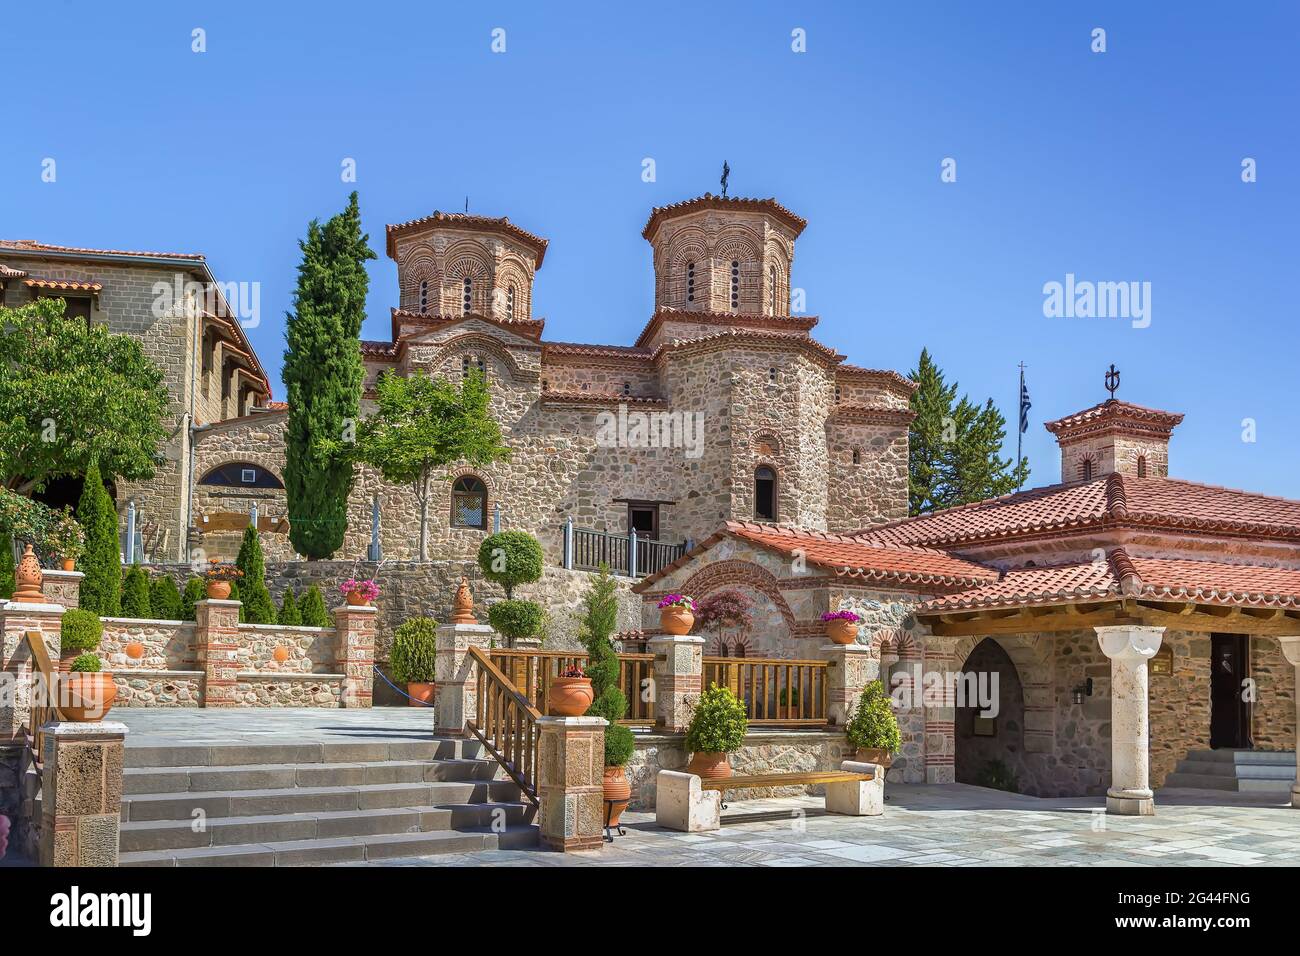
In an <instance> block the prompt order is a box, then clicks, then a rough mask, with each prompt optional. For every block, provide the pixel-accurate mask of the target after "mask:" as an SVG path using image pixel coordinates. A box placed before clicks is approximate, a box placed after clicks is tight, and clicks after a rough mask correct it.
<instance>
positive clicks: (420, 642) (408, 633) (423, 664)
mask: <svg viewBox="0 0 1300 956" xmlns="http://www.w3.org/2000/svg"><path fill="white" fill-rule="evenodd" d="M437 638H438V622H437V621H435V620H434V619H433V618H431V617H413V618H410V619H408V620H405V621H403V622H402V623H401V624H399V625H398V626H397V630H395V631H394V632H393V647H392V649H391V650H390V651H389V654H388V666H389V669H390V670H391V671H392V673H393V680H395V681H397V682H398V683H402V684H432V683H433V680H434V676H435V672H434V662H435V659H436V657H437V649H438V648H437Z"/></svg>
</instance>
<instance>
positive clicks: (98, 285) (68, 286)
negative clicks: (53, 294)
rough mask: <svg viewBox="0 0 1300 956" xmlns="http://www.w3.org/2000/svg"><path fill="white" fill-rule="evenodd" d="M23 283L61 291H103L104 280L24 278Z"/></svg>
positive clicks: (32, 286) (34, 287) (37, 287)
mask: <svg viewBox="0 0 1300 956" xmlns="http://www.w3.org/2000/svg"><path fill="white" fill-rule="evenodd" d="M23 285H25V286H30V287H31V288H33V289H56V290H58V291H60V292H103V291H104V284H103V283H102V282H71V281H68V280H65V279H37V278H35V277H33V278H31V279H24V280H23Z"/></svg>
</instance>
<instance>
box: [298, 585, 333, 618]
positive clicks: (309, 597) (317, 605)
mask: <svg viewBox="0 0 1300 956" xmlns="http://www.w3.org/2000/svg"><path fill="white" fill-rule="evenodd" d="M298 613H299V614H301V615H302V624H303V627H331V626H333V624H334V622H333V621H332V620H330V614H329V611H327V610H325V599H324V598H323V597H321V593H320V588H318V587H317V586H316V585H314V584H313V585H312V586H311V587H309V588H308V589H307V593H306V594H304V595H303V598H302V602H301V603H300V604H299V605H298Z"/></svg>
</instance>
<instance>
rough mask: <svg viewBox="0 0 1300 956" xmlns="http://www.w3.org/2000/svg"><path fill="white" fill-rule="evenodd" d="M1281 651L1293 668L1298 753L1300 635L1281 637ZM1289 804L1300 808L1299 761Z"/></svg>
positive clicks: (1299, 746) (1299, 730)
mask: <svg viewBox="0 0 1300 956" xmlns="http://www.w3.org/2000/svg"><path fill="white" fill-rule="evenodd" d="M1278 640H1279V641H1280V642H1281V644H1282V653H1283V655H1285V656H1286V659H1287V660H1288V661H1289V662H1290V663H1291V665H1292V666H1293V667H1294V668H1295V686H1296V694H1295V733H1296V753H1300V636H1296V637H1281V638H1278ZM1291 806H1293V807H1295V808H1296V809H1298V810H1300V762H1298V763H1297V765H1296V779H1295V782H1294V783H1292V784H1291Z"/></svg>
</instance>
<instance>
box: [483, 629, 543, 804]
mask: <svg viewBox="0 0 1300 956" xmlns="http://www.w3.org/2000/svg"><path fill="white" fill-rule="evenodd" d="M469 654H470V656H471V657H472V658H474V663H475V664H476V665H477V668H476V670H477V673H478V678H477V680H478V685H477V689H478V694H477V702H476V704H475V713H474V719H473V720H468V721H466V722H465V726H466V728H467V729H468V730H469V732H470V733H472V734H473V735H474V736H475V737H477V738H478V739H479V740H480V741H481V742H482V743H483V746H484V747H486V748H487V749H488V752H489V753H491V754H492V756H493V758H495V760H496V761H497V763H499V764H500V765H501V766H502V767H503V768H504V769H505V771H506V773H507V774H508V775H509V777H510V779H511V780H513V781H514V782H515V783H517V784H518V785H519V790H520V792H521V793H522V794H523V797H524V799H525V800H527V801H528V802H529V803H531V804H532V805H533V807H534V808H536V807H537V806H538V800H537V738H538V733H539V731H538V729H537V720H538V718H539V717H541V716H542V715H541V714H540V713H538V711H537V708H535V707H533V706H532V705H531V704H530V703H529V702H528V700H527V699H525V697H524V696H523V695H522V694H520V693H519V691H518V690H516V689H515V687H514V685H513V684H512V683H510V680H509V678H507V677H506V675H505V674H503V673H501V671H500V669H498V667H497V665H496V664H494V663H493V662H492V661H491V659H489V658H488V656H487V655H486V654H484V653H483V651H481V650H479V649H478V648H477V647H471V648H470V649H469Z"/></svg>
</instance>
